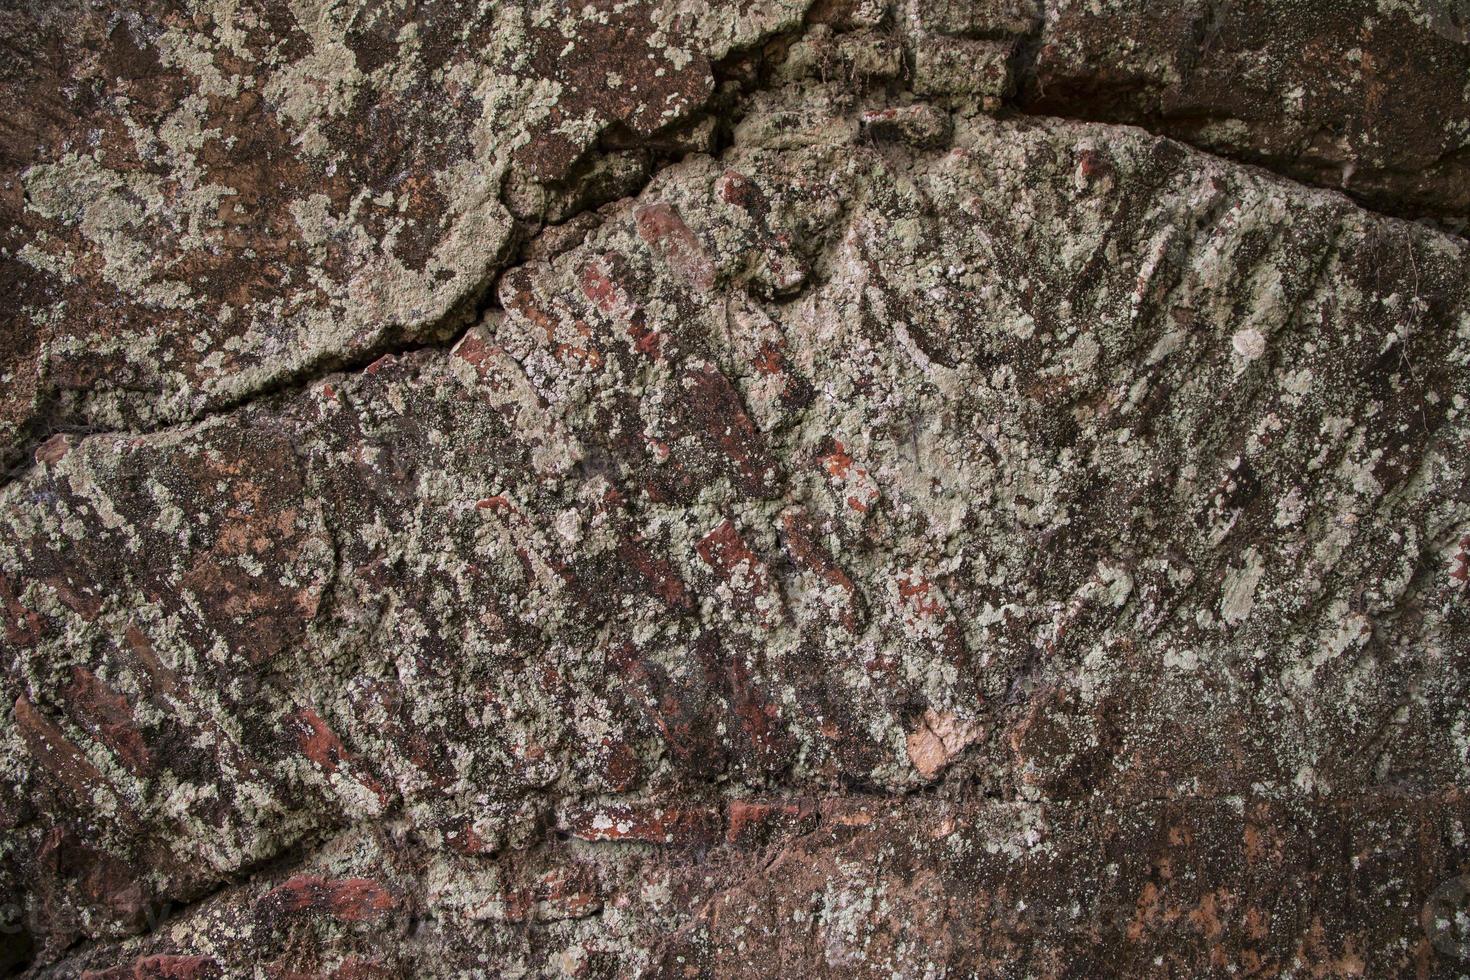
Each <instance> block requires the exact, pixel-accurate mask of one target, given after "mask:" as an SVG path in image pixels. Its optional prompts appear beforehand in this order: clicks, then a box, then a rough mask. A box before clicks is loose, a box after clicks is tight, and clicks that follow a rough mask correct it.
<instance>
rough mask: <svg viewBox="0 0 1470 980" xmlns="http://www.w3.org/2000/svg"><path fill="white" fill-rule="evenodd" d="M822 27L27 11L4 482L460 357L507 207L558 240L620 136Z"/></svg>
mask: <svg viewBox="0 0 1470 980" xmlns="http://www.w3.org/2000/svg"><path fill="white" fill-rule="evenodd" d="M803 6H804V5H803V3H801V2H799V0H761V2H759V3H750V2H740V3H732V4H728V5H724V6H722V7H721V9H720V10H719V11H717V12H711V11H705V12H703V14H702V15H701V16H695V15H694V13H693V12H692V11H686V10H682V9H681V5H680V4H679V3H677V2H673V0H670V2H668V3H651V4H649V3H637V4H618V3H611V2H605V0H599V2H595V3H590V4H585V5H579V6H577V7H576V8H565V9H563V8H559V7H557V6H556V5H547V4H537V3H529V2H528V3H500V4H494V5H475V4H464V3H443V4H427V5H409V6H408V7H402V6H401V5H388V6H384V5H382V4H377V3H340V4H316V5H313V4H304V5H296V6H293V5H290V4H286V3H274V2H264V3H247V4H244V5H238V4H234V3H212V2H211V3H200V4H196V5H189V6H188V7H187V8H180V7H178V6H176V5H173V4H170V3H165V2H157V3H152V2H150V3H145V4H140V5H130V6H129V7H128V8H127V9H126V10H119V11H117V12H116V13H115V14H114V13H113V12H111V11H109V10H108V9H107V8H106V7H104V6H99V5H96V4H92V3H88V2H85V0H65V2H44V3H37V4H35V5H24V6H20V7H17V8H15V9H12V10H9V11H7V12H4V13H0V33H3V34H4V35H5V36H6V37H7V38H8V40H7V51H10V52H13V53H14V57H13V60H11V61H10V65H9V67H8V68H6V69H0V71H4V72H5V85H4V87H3V88H0V115H3V116H4V119H5V122H4V123H3V124H0V126H3V128H0V188H3V198H0V208H3V210H0V236H3V237H0V250H3V251H0V258H3V259H4V262H5V266H4V269H5V273H4V276H5V278H4V282H5V286H6V292H7V295H8V297H9V298H8V300H7V305H8V310H7V313H6V316H5V318H4V322H3V326H0V330H3V332H0V349H3V354H0V357H3V360H0V379H3V382H4V389H5V392H4V395H3V396H0V397H3V400H0V462H5V463H9V462H12V461H13V459H14V458H15V455H16V454H17V453H18V452H19V451H20V450H21V449H22V448H24V447H25V446H26V445H27V444H28V442H29V441H31V440H33V439H38V438H44V437H45V436H46V435H47V434H49V433H50V432H53V431H57V430H59V429H60V430H66V429H75V428H79V427H80V428H86V427H93V428H98V427H101V428H133V427H139V426H156V425H159V424H163V423H168V422H177V421H180V420H186V419H190V418H193V417H196V416H198V415H199V414H200V413H201V412H204V411H208V410H210V409H216V408H219V407H220V406H223V405H228V404H231V403H236V402H239V401H240V400H242V399H245V398H248V397H250V396H252V395H255V394H258V393H260V392H262V391H266V390H269V389H270V388H272V387H273V386H278V385H281V384H284V383H288V382H290V381H292V380H293V379H295V378H298V377H300V376H301V375H302V374H303V373H304V372H307V371H311V370H313V369H320V368H321V367H323V366H326V367H331V366H335V365H341V364H344V363H353V362H362V361H363V358H364V356H365V355H367V357H366V359H367V360H371V359H372V356H373V354H372V352H376V351H381V350H383V349H385V348H387V347H391V346H394V345H403V344H409V343H414V342H418V341H433V340H441V341H442V340H444V339H446V338H447V337H449V336H451V335H452V334H453V333H455V332H457V331H458V329H459V328H460V327H461V326H462V325H463V321H462V319H456V318H457V316H459V314H462V313H464V312H467V311H468V310H469V309H472V308H473V305H474V302H475V300H476V298H477V297H478V296H479V295H480V294H481V293H483V291H484V289H485V288H486V287H487V286H488V284H489V283H490V282H491V280H492V279H493V277H494V274H495V273H496V272H497V271H498V269H499V268H500V267H502V265H503V264H504V262H505V260H506V259H507V258H509V257H510V256H511V255H512V254H513V250H514V243H515V240H516V237H517V229H516V224H515V221H514V220H513V218H512V216H511V214H510V213H509V212H508V211H507V207H506V199H507V197H517V196H518V198H520V199H524V198H527V197H528V196H529V197H530V198H532V199H534V202H535V203H534V204H533V205H532V206H531V207H530V209H529V213H527V212H526V211H525V210H522V211H521V213H519V214H518V216H519V217H523V218H526V219H528V220H530V221H532V223H533V224H534V223H535V221H536V220H537V219H538V218H539V217H541V216H542V214H550V215H551V216H552V220H558V219H557V217H556V214H555V204H554V203H551V204H547V203H544V202H543V201H542V198H543V197H545V196H546V194H547V190H546V188H551V195H552V196H553V197H555V196H556V195H557V194H558V193H564V191H563V190H562V189H563V188H565V187H567V186H569V185H570V186H571V187H572V188H573V190H572V191H571V193H572V195H573V196H574V197H575V196H578V195H585V194H586V191H583V190H579V189H577V188H580V187H582V186H583V185H584V184H585V183H586V182H587V180H586V178H585V175H584V174H583V173H581V172H579V170H578V167H579V165H581V164H583V163H584V162H585V158H586V157H587V156H588V154H589V152H591V151H593V150H594V149H595V148H596V145H597V142H598V140H599V138H600V137H602V136H603V134H605V133H607V132H609V131H618V132H624V133H626V134H627V137H628V138H630V139H631V140H632V141H633V142H635V143H636V142H637V141H638V140H641V139H646V138H651V137H653V136H655V134H658V133H661V132H663V131H665V130H668V129H670V128H671V127H677V126H678V125H679V124H681V123H684V122H686V121H689V120H691V119H692V118H693V117H694V116H695V115H696V114H697V113H698V112H699V111H700V110H701V109H702V107H703V106H704V104H705V102H706V100H707V99H708V98H709V96H710V95H711V93H712V91H713V87H714V77H713V74H712V68H711V61H712V60H714V59H719V58H723V57H725V56H727V55H729V54H730V52H732V51H734V50H737V49H739V48H741V47H746V46H750V45H751V44H754V43H756V42H757V41H759V40H760V39H761V38H763V37H765V36H766V35H768V34H771V33H773V32H776V31H780V30H784V29H789V28H791V27H793V26H795V25H796V24H797V23H798V22H799V19H800V17H801V15H802V12H803ZM597 179H598V177H597V168H596V166H595V165H594V166H593V168H592V177H591V180H592V183H593V184H595V183H596V181H597ZM633 189H635V190H636V184H635V185H634V188H633ZM595 190H596V188H595V187H594V188H593V191H594V192H595ZM627 192H628V190H627V188H626V187H619V188H617V189H616V191H615V193H614V194H613V195H612V196H614V197H616V196H622V195H623V194H625V193H627ZM604 199H605V198H604ZM599 203H600V202H599ZM543 207H544V208H545V209H546V210H545V211H541V210H540V209H541V208H543Z"/></svg>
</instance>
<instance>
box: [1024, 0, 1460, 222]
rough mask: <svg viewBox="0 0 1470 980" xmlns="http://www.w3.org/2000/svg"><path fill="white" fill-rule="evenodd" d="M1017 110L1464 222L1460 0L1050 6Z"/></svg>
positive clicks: (1049, 1) (1394, 208)
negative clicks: (1178, 145)
mask: <svg viewBox="0 0 1470 980" xmlns="http://www.w3.org/2000/svg"><path fill="white" fill-rule="evenodd" d="M1045 21H1046V26H1045V28H1044V29H1043V30H1041V32H1040V34H1039V37H1037V39H1036V40H1035V42H1034V44H1035V55H1034V64H1033V65H1032V68H1031V70H1030V72H1029V73H1028V84H1027V85H1026V87H1025V91H1024V93H1023V99H1022V102H1023V104H1024V105H1025V106H1026V107H1027V108H1028V110H1031V111H1037V112H1053V113H1058V114H1060V115H1066V116H1073V117H1085V118H1089V119H1105V120H1110V121H1118V122H1131V123H1138V124H1140V125H1144V126H1147V127H1148V128H1150V129H1153V130H1155V131H1158V132H1163V133H1167V134H1169V135H1170V136H1175V137H1178V138H1180V139H1184V140H1188V141H1189V142H1191V143H1194V144H1195V145H1197V146H1202V147H1205V148H1206V149H1210V150H1213V151H1215V152H1218V153H1224V154H1227V155H1229V156H1233V157H1237V158H1239V159H1243V160H1247V161H1249V162H1252V163H1260V164H1263V165H1265V166H1267V167H1270V168H1272V169H1273V170H1277V171H1279V172H1282V173H1286V174H1289V175H1291V176H1292V177H1295V178H1296V179H1298V180H1304V181H1308V182H1310V183H1315V184H1320V185H1322V186H1324V187H1336V188H1341V189H1342V190H1345V191H1347V192H1349V193H1351V194H1352V195H1354V196H1355V197H1358V198H1360V199H1361V200H1363V201H1366V202H1367V203H1368V204H1370V205H1372V206H1374V207H1377V208H1382V209H1385V210H1388V211H1391V212H1393V213H1396V214H1404V215H1410V216H1428V217H1434V218H1440V219H1443V220H1447V221H1449V222H1451V223H1453V224H1455V225H1457V226H1459V227H1460V228H1462V229H1463V228H1464V226H1465V223H1466V222H1467V221H1470V84H1467V82H1470V8H1467V7H1466V6H1465V4H1464V3H1463V0H1404V2H1399V0H1344V2H1333V3H1316V2H1313V3H1276V2H1271V0H1231V2H1196V0H1163V2H1160V0H1105V2H1103V3H1084V2H1081V0H1046V12H1045Z"/></svg>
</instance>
